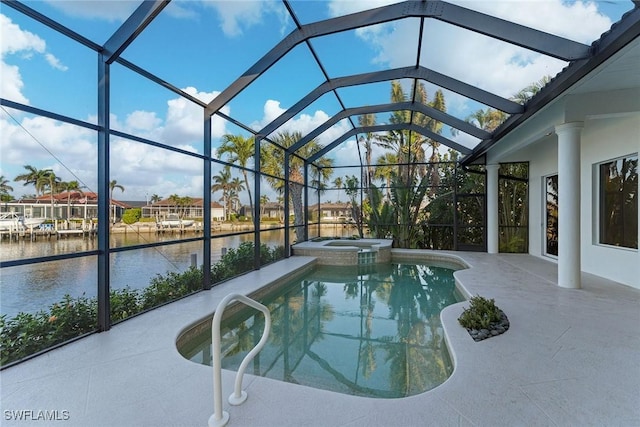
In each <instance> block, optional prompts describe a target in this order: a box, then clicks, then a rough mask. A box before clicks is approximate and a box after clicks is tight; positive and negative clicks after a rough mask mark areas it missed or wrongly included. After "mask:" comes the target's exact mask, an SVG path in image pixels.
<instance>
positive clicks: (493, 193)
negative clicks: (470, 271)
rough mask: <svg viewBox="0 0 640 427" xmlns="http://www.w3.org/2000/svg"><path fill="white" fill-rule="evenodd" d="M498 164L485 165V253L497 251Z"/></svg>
mask: <svg viewBox="0 0 640 427" xmlns="http://www.w3.org/2000/svg"><path fill="white" fill-rule="evenodd" d="M499 169H500V165H498V164H495V165H487V253H490V254H497V253H498V252H499V242H500V231H499V229H498V170H499Z"/></svg>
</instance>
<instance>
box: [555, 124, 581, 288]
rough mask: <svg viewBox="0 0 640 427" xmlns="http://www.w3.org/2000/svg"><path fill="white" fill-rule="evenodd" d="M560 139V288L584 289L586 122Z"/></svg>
mask: <svg viewBox="0 0 640 427" xmlns="http://www.w3.org/2000/svg"><path fill="white" fill-rule="evenodd" d="M555 130H556V134H557V135H558V286H560V287H563V288H574V289H578V288H580V136H581V131H582V122H573V123H565V124H561V125H558V126H556V129H555Z"/></svg>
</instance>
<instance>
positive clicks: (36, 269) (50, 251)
mask: <svg viewBox="0 0 640 427" xmlns="http://www.w3.org/2000/svg"><path fill="white" fill-rule="evenodd" d="M353 233H354V230H352V229H350V227H347V228H343V227H342V226H336V227H327V228H323V229H322V230H321V233H320V234H321V235H323V236H341V237H346V236H351V235H353ZM186 237H191V236H190V235H187V236H186ZM176 238H177V237H176V236H162V235H160V236H157V235H156V234H154V233H142V234H135V233H133V234H132V233H129V234H126V235H125V234H112V235H111V242H110V246H111V247H112V248H116V247H125V246H131V245H137V244H147V243H150V242H155V241H162V240H175V239H176ZM260 238H261V241H262V243H264V244H266V245H268V246H270V247H273V246H281V245H283V242H284V231H283V230H273V231H263V232H262V233H261V237H260ZM244 241H253V233H249V234H245V235H235V236H225V237H220V238H216V239H212V244H211V258H212V262H216V261H218V260H219V259H220V257H221V255H222V252H223V248H227V249H229V248H236V247H238V245H240V243H242V242H244ZM97 245H98V241H97V239H89V238H81V237H73V238H64V239H59V240H57V239H51V240H46V239H39V240H37V241H33V242H32V241H29V240H19V241H17V242H16V241H11V242H9V241H7V240H4V241H2V242H1V243H0V260H1V261H9V260H16V259H23V258H34V257H43V256H51V255H57V254H65V253H75V252H83V251H92V250H96V249H98V248H97ZM194 255H195V256H196V257H197V264H198V265H201V264H202V256H203V255H202V242H201V241H198V242H185V243H180V244H172V245H165V246H159V247H153V248H145V249H136V250H130V251H124V252H116V253H113V254H112V255H111V260H110V264H111V265H110V273H109V274H110V279H111V287H112V288H113V289H123V288H126V287H129V288H132V289H142V288H145V287H147V286H148V285H149V283H150V281H151V280H153V278H154V277H157V276H158V275H166V274H167V273H169V272H175V273H179V272H182V271H185V270H186V269H187V268H189V266H190V265H191V262H192V256H194ZM97 277H98V265H97V257H95V256H88V257H80V258H73V259H69V260H64V261H54V262H42V263H37V264H32V265H22V266H17V267H5V268H3V269H2V270H0V315H6V316H7V318H12V317H14V316H15V315H17V314H18V313H20V312H25V313H34V312H37V311H40V310H45V311H47V310H48V309H49V307H50V306H51V305H52V304H54V303H56V302H59V301H61V300H62V299H63V298H64V296H65V295H66V294H68V295H71V296H72V297H74V298H75V297H81V296H85V297H89V298H92V297H95V296H96V294H97Z"/></svg>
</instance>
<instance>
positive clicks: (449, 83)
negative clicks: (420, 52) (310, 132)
mask: <svg viewBox="0 0 640 427" xmlns="http://www.w3.org/2000/svg"><path fill="white" fill-rule="evenodd" d="M397 79H421V80H425V81H428V82H431V83H433V84H435V85H436V86H440V87H442V88H445V89H448V90H451V91H452V92H456V93H459V94H460V95H463V96H465V97H467V98H470V99H474V100H476V101H478V102H480V103H482V104H484V105H488V106H490V107H493V108H496V109H498V110H500V111H504V112H506V113H508V114H521V113H522V112H524V107H523V106H522V105H520V104H518V103H516V102H513V101H510V100H508V99H505V98H502V97H500V96H498V95H494V94H493V93H491V92H487V91H485V90H482V89H479V88H477V87H475V86H472V85H469V84H467V83H463V82H461V81H459V80H456V79H453V78H451V77H448V76H445V75H444V74H440V73H438V72H436V71H433V70H430V69H428V68H425V67H418V68H415V67H403V68H395V69H392V70H384V71H374V72H371V73H363V74H354V75H351V76H346V77H339V78H336V79H332V80H329V81H327V82H324V83H322V84H321V85H319V86H318V87H316V88H315V89H314V90H312V91H311V92H309V93H308V94H307V95H306V96H305V97H304V98H302V99H301V100H300V101H298V102H297V103H296V104H294V105H293V106H292V107H290V108H289V109H288V110H287V111H285V112H284V113H282V114H281V115H280V116H279V117H277V118H276V119H275V120H273V121H272V122H271V123H269V124H268V125H266V126H265V127H264V128H262V129H261V130H260V131H259V132H258V134H260V135H265V136H268V135H271V134H272V133H273V132H274V131H275V130H276V129H278V128H279V127H280V126H282V125H283V124H285V123H286V122H287V121H288V120H290V119H292V118H293V117H295V115H296V114H298V113H299V112H301V111H302V110H303V109H304V108H305V107H307V106H309V105H310V104H311V103H313V102H314V101H315V100H316V99H318V98H319V97H320V96H322V95H324V94H325V93H327V92H330V91H332V90H334V89H337V88H341V87H349V86H357V85H361V84H369V83H378V82H383V81H390V80H397Z"/></svg>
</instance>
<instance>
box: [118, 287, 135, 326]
mask: <svg viewBox="0 0 640 427" xmlns="http://www.w3.org/2000/svg"><path fill="white" fill-rule="evenodd" d="M140 310H141V308H140V295H139V294H138V290H136V289H131V288H130V287H128V286H127V287H126V288H124V289H112V290H111V322H112V323H113V322H119V321H120V320H124V319H126V318H127V317H129V316H133V315H134V314H136V313H139V312H140Z"/></svg>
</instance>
